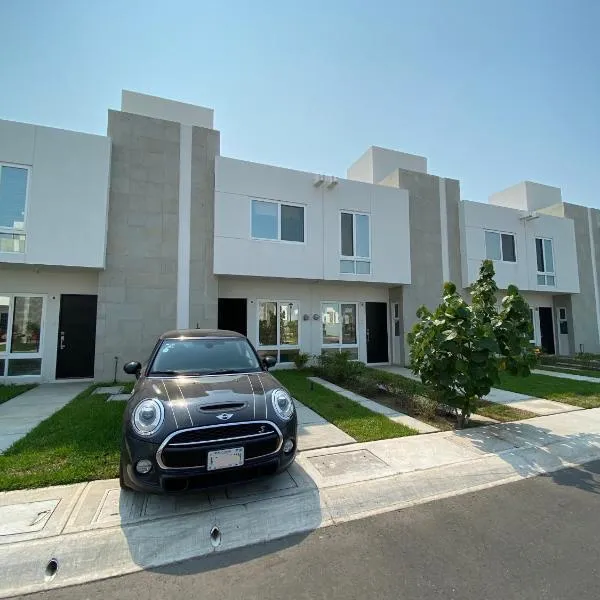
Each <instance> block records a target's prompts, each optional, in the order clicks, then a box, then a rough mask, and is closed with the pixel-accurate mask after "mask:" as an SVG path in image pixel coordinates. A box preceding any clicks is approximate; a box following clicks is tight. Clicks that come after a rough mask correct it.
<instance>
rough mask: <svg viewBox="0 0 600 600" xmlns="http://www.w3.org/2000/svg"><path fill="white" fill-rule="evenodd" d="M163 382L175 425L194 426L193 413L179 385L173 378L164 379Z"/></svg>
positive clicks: (179, 426) (179, 427)
mask: <svg viewBox="0 0 600 600" xmlns="http://www.w3.org/2000/svg"><path fill="white" fill-rule="evenodd" d="M162 384H163V387H164V388H165V393H166V395H167V404H168V405H169V407H170V408H171V412H172V414H173V419H174V420H175V427H176V428H177V429H182V428H185V427H193V426H194V422H193V420H192V415H191V414H190V411H189V409H188V406H187V402H186V401H185V399H184V397H183V393H182V392H181V388H180V387H179V385H177V383H176V382H175V381H174V380H172V379H168V380H166V381H165V380H164V379H163V380H162Z"/></svg>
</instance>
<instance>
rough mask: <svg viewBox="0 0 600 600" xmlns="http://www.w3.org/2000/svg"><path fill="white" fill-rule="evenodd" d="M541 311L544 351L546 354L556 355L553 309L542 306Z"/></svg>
mask: <svg viewBox="0 0 600 600" xmlns="http://www.w3.org/2000/svg"><path fill="white" fill-rule="evenodd" d="M539 311H540V337H541V338H542V340H541V341H542V349H543V350H544V352H545V353H546V354H554V353H555V349H554V323H553V319H552V309H551V308H549V307H547V306H542V307H540V308H539Z"/></svg>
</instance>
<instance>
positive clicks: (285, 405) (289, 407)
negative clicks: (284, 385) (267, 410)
mask: <svg viewBox="0 0 600 600" xmlns="http://www.w3.org/2000/svg"><path fill="white" fill-rule="evenodd" d="M271 403H272V404H273V409H274V410H275V412H276V413H277V416H278V417H279V418H280V419H282V420H283V421H289V420H290V419H291V418H292V415H293V414H294V402H293V401H292V398H291V397H290V395H289V394H288V393H287V392H286V391H285V390H282V389H276V390H273V392H271Z"/></svg>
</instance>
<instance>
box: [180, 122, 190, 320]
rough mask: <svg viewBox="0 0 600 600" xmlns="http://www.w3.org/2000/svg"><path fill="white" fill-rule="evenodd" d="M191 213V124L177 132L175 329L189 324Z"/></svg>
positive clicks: (181, 127)
mask: <svg viewBox="0 0 600 600" xmlns="http://www.w3.org/2000/svg"><path fill="white" fill-rule="evenodd" d="M191 212H192V126H191V125H181V126H180V134H179V226H178V233H177V236H178V239H177V329H186V328H187V327H189V325H190V240H191V235H190V227H191V224H190V218H191Z"/></svg>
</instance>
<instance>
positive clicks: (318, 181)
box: [313, 175, 325, 187]
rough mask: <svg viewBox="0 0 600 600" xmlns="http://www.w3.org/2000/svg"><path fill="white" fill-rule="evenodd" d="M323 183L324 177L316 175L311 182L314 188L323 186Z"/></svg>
mask: <svg viewBox="0 0 600 600" xmlns="http://www.w3.org/2000/svg"><path fill="white" fill-rule="evenodd" d="M324 181H325V175H317V176H316V177H315V178H314V180H313V185H314V186H315V187H319V186H320V185H323V182H324Z"/></svg>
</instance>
